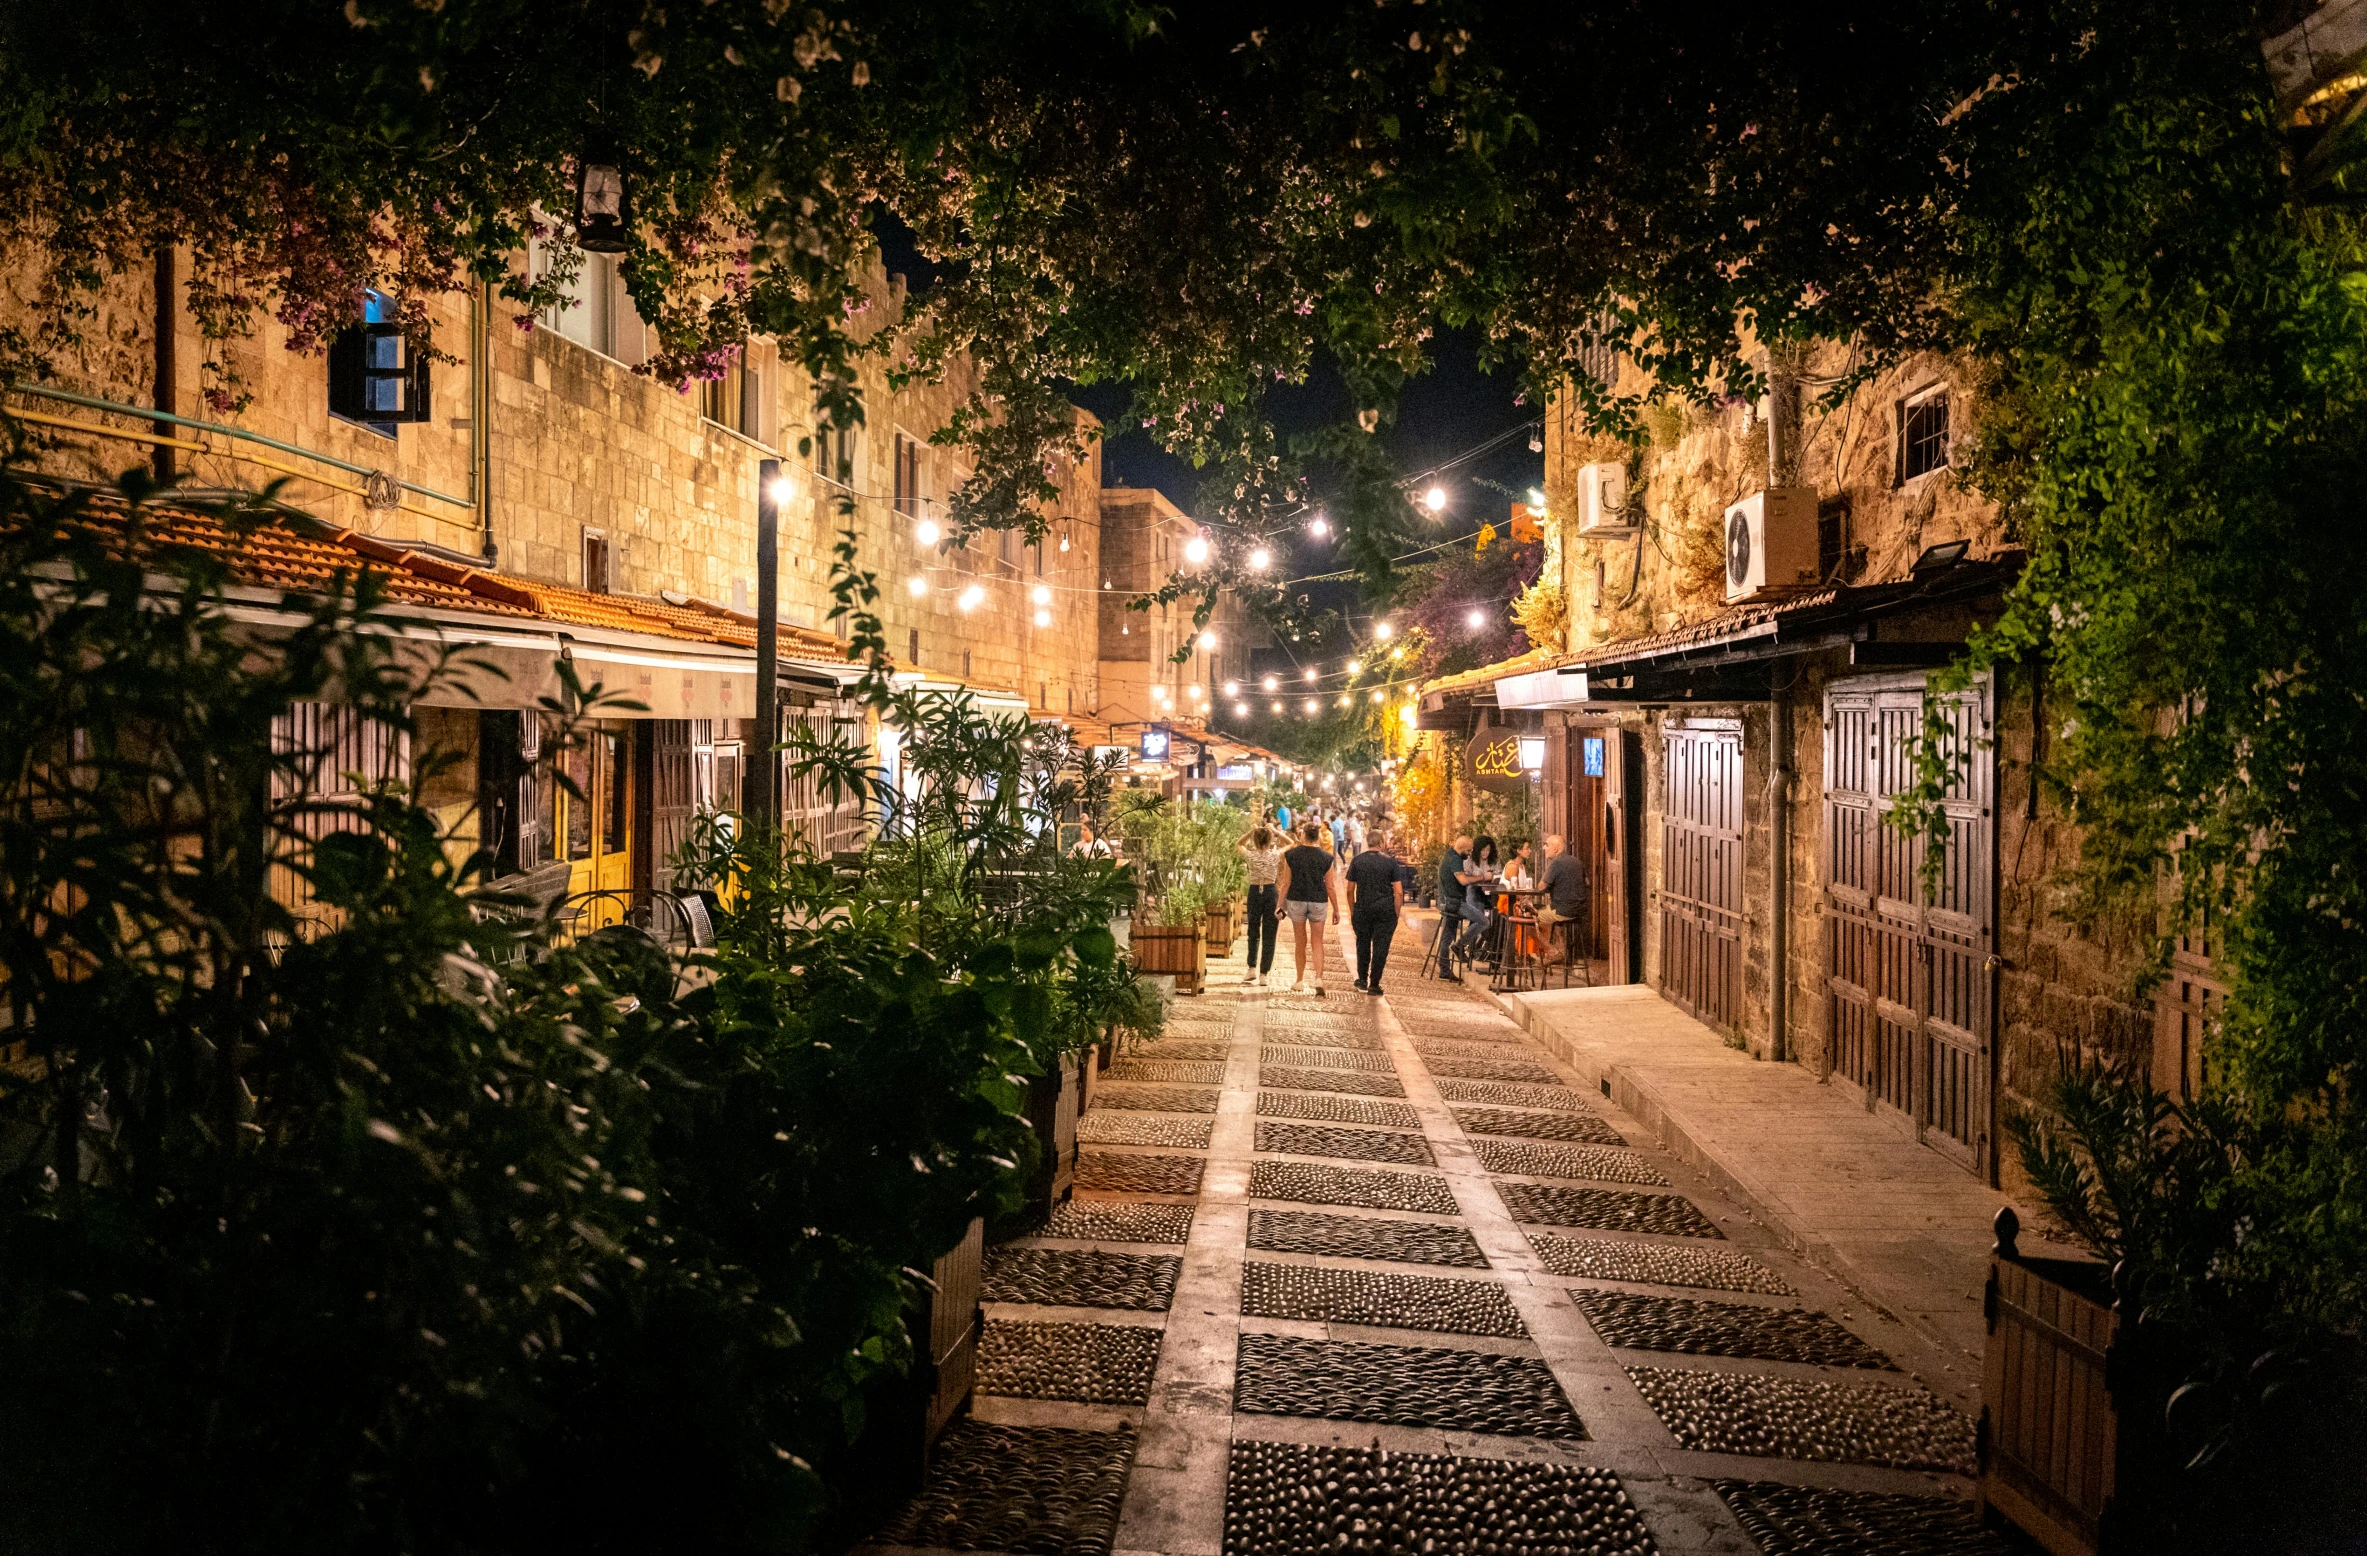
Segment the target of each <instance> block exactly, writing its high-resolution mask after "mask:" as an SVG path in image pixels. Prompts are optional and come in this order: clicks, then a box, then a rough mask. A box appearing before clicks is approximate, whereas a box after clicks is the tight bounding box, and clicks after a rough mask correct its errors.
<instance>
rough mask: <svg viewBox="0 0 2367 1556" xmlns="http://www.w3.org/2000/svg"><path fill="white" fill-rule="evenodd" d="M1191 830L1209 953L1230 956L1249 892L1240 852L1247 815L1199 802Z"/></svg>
mask: <svg viewBox="0 0 2367 1556" xmlns="http://www.w3.org/2000/svg"><path fill="white" fill-rule="evenodd" d="M1191 831H1192V844H1193V850H1192V851H1193V856H1194V858H1195V860H1196V861H1197V864H1198V868H1199V873H1200V880H1201V884H1202V885H1203V886H1205V887H1206V888H1207V890H1208V954H1209V955H1211V956H1230V955H1231V954H1232V952H1233V937H1234V935H1235V934H1237V933H1238V932H1239V929H1240V908H1241V904H1242V899H1243V895H1244V894H1245V893H1246V892H1247V891H1248V890H1249V866H1248V864H1247V863H1246V862H1245V861H1244V860H1243V859H1242V857H1241V853H1240V846H1241V839H1242V837H1243V836H1244V835H1245V834H1246V833H1247V832H1248V831H1249V813H1248V812H1247V811H1242V810H1236V809H1234V808H1233V807H1232V806H1230V805H1222V804H1218V803H1216V802H1214V801H1202V802H1201V803H1200V804H1199V805H1198V806H1195V807H1194V810H1193V814H1192V818H1191Z"/></svg>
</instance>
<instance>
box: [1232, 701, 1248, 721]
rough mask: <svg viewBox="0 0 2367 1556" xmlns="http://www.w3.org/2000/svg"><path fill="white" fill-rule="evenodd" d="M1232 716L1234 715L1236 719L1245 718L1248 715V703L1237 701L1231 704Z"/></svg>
mask: <svg viewBox="0 0 2367 1556" xmlns="http://www.w3.org/2000/svg"><path fill="white" fill-rule="evenodd" d="M1233 717H1235V718H1237V719H1245V718H1247V717H1249V704H1248V703H1246V702H1237V703H1234V704H1233Z"/></svg>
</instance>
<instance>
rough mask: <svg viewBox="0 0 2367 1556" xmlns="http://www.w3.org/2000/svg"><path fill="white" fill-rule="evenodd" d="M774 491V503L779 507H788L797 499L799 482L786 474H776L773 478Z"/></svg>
mask: <svg viewBox="0 0 2367 1556" xmlns="http://www.w3.org/2000/svg"><path fill="white" fill-rule="evenodd" d="M772 493H773V505H774V506H775V507H779V508H786V507H788V506H789V504H790V503H791V502H793V501H794V500H796V497H797V483H796V482H795V481H792V480H790V479H789V478H788V477H787V476H785V475H784V476H775V477H774V478H773V486H772Z"/></svg>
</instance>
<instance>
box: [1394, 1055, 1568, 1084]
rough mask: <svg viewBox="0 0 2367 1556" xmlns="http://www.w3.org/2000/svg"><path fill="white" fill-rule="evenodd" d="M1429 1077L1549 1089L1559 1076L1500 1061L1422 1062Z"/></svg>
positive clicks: (1536, 1067) (1540, 1067)
mask: <svg viewBox="0 0 2367 1556" xmlns="http://www.w3.org/2000/svg"><path fill="white" fill-rule="evenodd" d="M1422 1063H1423V1065H1424V1066H1425V1067H1426V1068H1428V1070H1429V1071H1430V1073H1431V1074H1432V1075H1437V1076H1443V1077H1446V1078H1448V1079H1452V1080H1462V1081H1526V1082H1532V1083H1534V1084H1537V1085H1542V1086H1550V1085H1552V1084H1554V1083H1555V1082H1556V1081H1558V1080H1560V1079H1561V1077H1560V1076H1558V1075H1556V1074H1554V1073H1553V1072H1552V1071H1551V1070H1549V1069H1547V1068H1546V1067H1545V1066H1543V1065H1541V1064H1523V1063H1521V1062H1519V1061H1517V1060H1503V1059H1425V1060H1423V1061H1422Z"/></svg>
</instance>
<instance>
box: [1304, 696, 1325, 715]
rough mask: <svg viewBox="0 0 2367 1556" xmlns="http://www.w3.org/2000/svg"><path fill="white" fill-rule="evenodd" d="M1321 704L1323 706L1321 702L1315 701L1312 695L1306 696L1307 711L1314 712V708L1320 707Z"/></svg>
mask: <svg viewBox="0 0 2367 1556" xmlns="http://www.w3.org/2000/svg"><path fill="white" fill-rule="evenodd" d="M1322 706H1323V704H1321V703H1319V702H1317V701H1316V700H1315V699H1314V698H1312V697H1310V698H1308V699H1307V711H1308V712H1309V713H1313V712H1314V711H1315V710H1316V709H1318V708H1320V707H1322Z"/></svg>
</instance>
